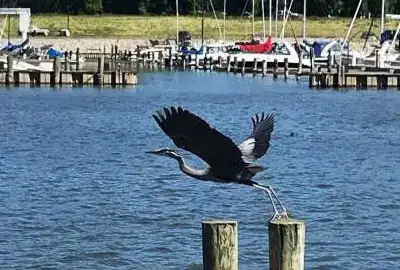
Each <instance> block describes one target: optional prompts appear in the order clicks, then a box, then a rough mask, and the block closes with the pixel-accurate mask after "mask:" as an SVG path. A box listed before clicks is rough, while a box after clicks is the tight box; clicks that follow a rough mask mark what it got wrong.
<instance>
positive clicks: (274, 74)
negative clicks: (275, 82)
mask: <svg viewBox="0 0 400 270" xmlns="http://www.w3.org/2000/svg"><path fill="white" fill-rule="evenodd" d="M273 78H274V79H277V78H278V59H274V70H273Z"/></svg>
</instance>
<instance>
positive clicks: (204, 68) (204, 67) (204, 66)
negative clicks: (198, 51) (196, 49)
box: [203, 56, 208, 71]
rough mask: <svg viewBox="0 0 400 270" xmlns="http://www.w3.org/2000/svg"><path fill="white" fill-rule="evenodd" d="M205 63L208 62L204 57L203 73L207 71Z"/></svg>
mask: <svg viewBox="0 0 400 270" xmlns="http://www.w3.org/2000/svg"><path fill="white" fill-rule="evenodd" d="M207 62H208V58H207V57H205V56H204V59H203V70H204V71H206V70H207Z"/></svg>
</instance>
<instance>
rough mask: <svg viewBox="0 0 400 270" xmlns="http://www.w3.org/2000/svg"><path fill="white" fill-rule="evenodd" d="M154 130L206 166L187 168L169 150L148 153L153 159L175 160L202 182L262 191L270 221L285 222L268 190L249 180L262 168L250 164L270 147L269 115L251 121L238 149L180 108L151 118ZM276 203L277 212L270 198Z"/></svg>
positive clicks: (181, 159) (274, 195) (273, 193)
mask: <svg viewBox="0 0 400 270" xmlns="http://www.w3.org/2000/svg"><path fill="white" fill-rule="evenodd" d="M153 118H154V120H155V121H156V122H157V124H158V126H159V127H160V128H161V129H162V130H163V131H164V132H165V134H166V135H168V136H169V137H170V138H171V139H172V141H173V142H174V144H175V145H176V146H177V147H178V148H181V149H183V150H186V151H189V152H191V153H193V154H195V155H197V156H198V157H200V158H201V159H202V160H204V161H205V162H206V163H207V164H208V165H209V166H208V167H207V168H206V169H203V170H197V169H193V168H191V167H189V166H188V165H187V164H186V162H185V160H184V159H183V157H182V156H180V155H179V154H177V153H176V152H175V151H174V150H172V149H169V148H162V149H159V150H154V151H148V152H147V153H152V154H155V155H160V156H166V157H169V158H172V159H175V160H177V161H178V163H179V168H180V170H181V171H182V172H183V173H185V174H186V175H188V176H190V177H193V178H195V179H199V180H203V181H214V182H222V183H237V184H243V185H248V186H253V187H256V188H260V189H262V190H264V191H265V192H266V193H267V194H268V196H269V199H270V201H271V204H272V207H273V209H274V215H273V217H272V219H274V218H287V212H286V209H285V207H284V206H283V204H282V203H281V201H280V200H279V198H278V196H277V195H276V193H275V191H274V190H273V189H272V187H271V186H263V185H260V184H258V183H257V182H255V181H253V180H252V178H253V177H254V176H255V175H256V174H257V173H259V172H261V171H263V170H264V169H265V168H264V167H263V166H260V165H256V164H254V161H255V160H257V159H259V158H260V157H262V156H264V155H265V153H266V152H267V150H268V148H269V146H270V139H271V133H272V132H273V130H274V116H273V114H268V115H264V113H262V114H261V115H260V116H259V115H258V114H256V115H255V116H254V117H251V121H252V123H253V130H252V132H251V134H250V135H249V136H248V137H247V138H246V139H245V141H244V142H242V143H241V144H239V145H236V144H235V143H234V142H233V141H232V140H231V139H230V138H228V137H227V136H225V135H223V134H222V133H220V132H219V131H217V130H216V129H214V128H212V127H210V125H209V124H208V123H207V122H206V121H205V120H203V119H201V118H200V117H199V116H197V115H195V114H193V113H192V112H190V111H189V110H187V109H183V108H181V107H177V108H176V107H171V108H170V109H169V108H163V110H159V111H157V112H156V114H154V115H153ZM272 196H273V197H274V198H275V199H276V201H277V202H278V204H279V206H280V208H281V212H279V211H278V208H277V206H276V205H275V203H274V200H273V197H272Z"/></svg>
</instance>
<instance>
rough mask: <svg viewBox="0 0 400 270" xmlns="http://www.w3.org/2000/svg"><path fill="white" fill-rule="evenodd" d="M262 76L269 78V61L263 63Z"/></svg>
mask: <svg viewBox="0 0 400 270" xmlns="http://www.w3.org/2000/svg"><path fill="white" fill-rule="evenodd" d="M262 76H263V77H264V76H267V60H265V59H264V60H263V61H262Z"/></svg>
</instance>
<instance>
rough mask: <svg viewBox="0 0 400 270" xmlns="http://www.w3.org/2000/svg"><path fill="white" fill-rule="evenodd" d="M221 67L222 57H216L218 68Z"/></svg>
mask: <svg viewBox="0 0 400 270" xmlns="http://www.w3.org/2000/svg"><path fill="white" fill-rule="evenodd" d="M221 67H222V57H221V56H218V68H221Z"/></svg>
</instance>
